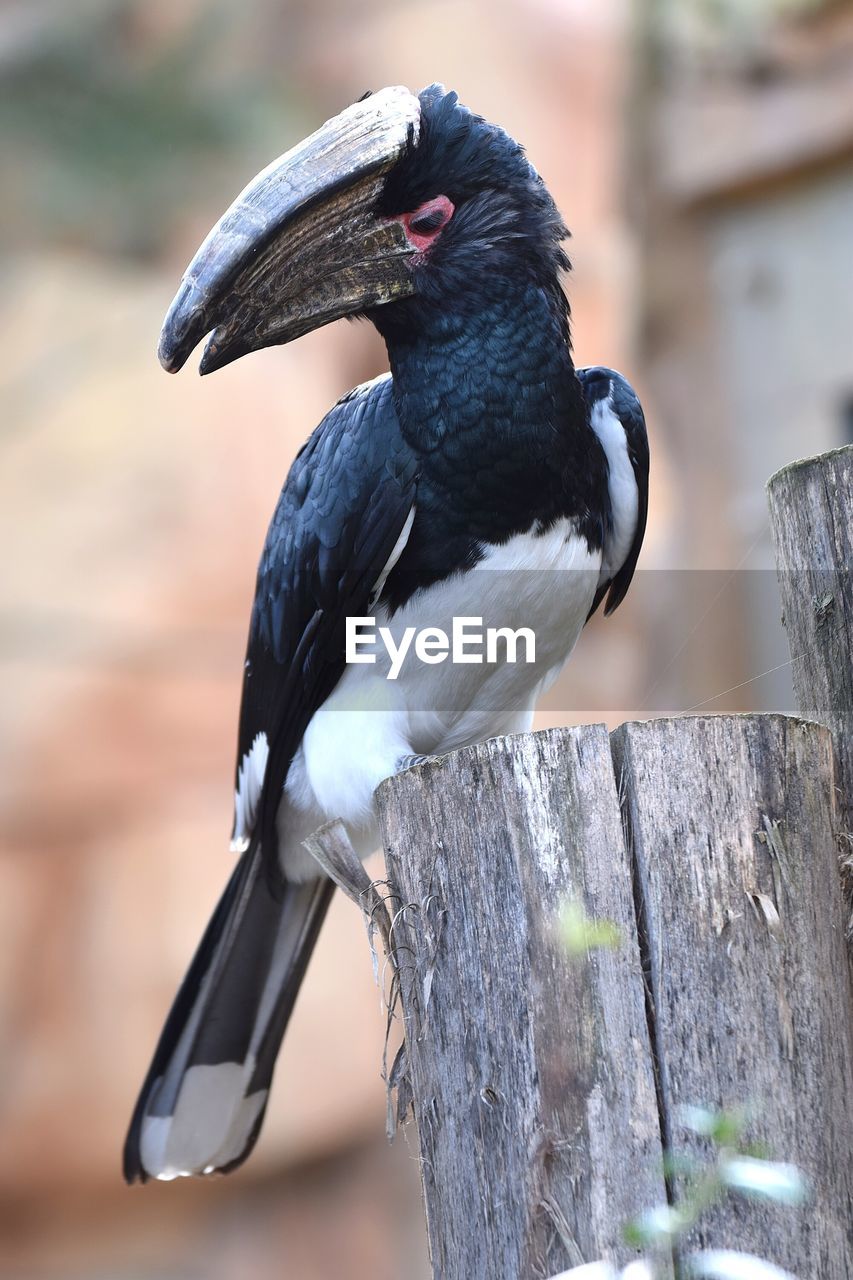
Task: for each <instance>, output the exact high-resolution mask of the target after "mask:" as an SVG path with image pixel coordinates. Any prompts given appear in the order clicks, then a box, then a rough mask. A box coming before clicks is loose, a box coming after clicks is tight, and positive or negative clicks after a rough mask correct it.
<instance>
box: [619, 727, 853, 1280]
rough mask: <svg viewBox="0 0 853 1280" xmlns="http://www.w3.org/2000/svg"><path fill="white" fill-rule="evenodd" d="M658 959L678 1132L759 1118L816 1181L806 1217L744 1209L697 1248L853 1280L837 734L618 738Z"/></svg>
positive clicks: (634, 734)
mask: <svg viewBox="0 0 853 1280" xmlns="http://www.w3.org/2000/svg"><path fill="white" fill-rule="evenodd" d="M612 742H613V753H614V763H615V766H616V777H617V781H618V782H619V786H620V793H621V794H622V796H623V804H624V810H625V816H626V826H627V833H628V841H629V844H630V846H631V850H632V857H633V860H634V867H635V880H636V886H637V897H638V904H639V909H640V912H641V916H642V918H643V927H642V931H641V932H642V934H643V935H644V949H645V950H646V954H647V956H648V962H649V968H650V981H651V992H652V1002H653V1008H654V1013H653V1017H652V1026H653V1031H654V1039H655V1051H656V1057H657V1061H658V1068H659V1079H660V1091H661V1100H662V1108H663V1114H664V1128H665V1133H666V1136H667V1142H668V1145H669V1143H670V1138H671V1137H674V1138H676V1139H677V1140H676V1142H675V1146H676V1149H681V1148H682V1147H683V1146H684V1145H685V1141H686V1137H685V1134H684V1132H683V1130H681V1131H680V1130H679V1127H678V1108H679V1105H680V1104H690V1103H699V1104H703V1103H704V1104H708V1105H711V1106H715V1107H733V1106H738V1105H746V1106H748V1107H751V1108H753V1109H754V1119H753V1120H752V1122H751V1124H750V1128H749V1132H750V1134H751V1135H752V1136H753V1137H754V1138H756V1139H757V1140H758V1141H760V1142H761V1143H763V1144H764V1145H765V1146H766V1147H767V1148H768V1149H769V1150H770V1151H771V1152H772V1153H773V1154H774V1155H776V1156H777V1158H779V1159H784V1160H789V1161H793V1162H795V1163H796V1164H798V1165H799V1166H800V1167H801V1168H802V1169H804V1170H805V1171H806V1172H807V1173H808V1174H809V1175H810V1176H811V1178H812V1179H813V1181H814V1186H815V1199H814V1202H813V1204H812V1205H811V1206H810V1207H809V1208H808V1209H807V1210H805V1211H800V1212H799V1213H795V1212H793V1211H791V1210H789V1209H786V1210H781V1209H778V1208H762V1207H760V1206H759V1205H757V1204H755V1203H754V1202H745V1201H742V1200H739V1199H737V1198H734V1197H731V1198H730V1199H729V1200H727V1201H726V1202H725V1204H723V1205H722V1206H721V1207H720V1208H719V1209H717V1210H715V1211H713V1212H712V1213H710V1214H709V1215H708V1216H707V1218H705V1219H703V1221H702V1223H701V1225H700V1227H699V1228H698V1229H697V1231H696V1232H695V1233H694V1236H693V1237H692V1238H691V1241H690V1243H691V1244H699V1243H701V1244H707V1245H709V1246H710V1245H714V1246H715V1247H719V1246H721V1245H723V1246H725V1247H726V1248H742V1249H746V1250H748V1251H751V1252H754V1253H756V1254H759V1255H760V1256H762V1257H765V1258H769V1259H771V1260H775V1261H776V1262H777V1263H778V1264H779V1265H781V1266H784V1267H785V1268H787V1269H788V1270H789V1271H791V1272H793V1273H794V1274H795V1275H797V1276H800V1277H803V1278H804V1280H805V1278H806V1277H809V1278H811V1277H814V1278H815V1280H817V1277H820V1280H841V1278H842V1277H844V1278H846V1280H849V1277H851V1276H853V1239H852V1238H851V1226H852V1225H853V1042H851V1027H850V1022H849V1018H848V1010H849V1008H850V989H849V988H850V974H849V970H848V967H847V965H846V963H845V951H844V912H843V906H842V901H841V896H840V894H839V892H838V878H837V867H836V846H835V832H836V826H837V810H836V807H835V792H834V778H833V751H832V741H831V736H830V733H829V731H828V730H827V729H825V728H824V727H823V726H822V725H815V724H809V723H806V722H804V721H801V720H796V719H791V718H788V717H784V716H742V717H730V716H719V717H707V718H705V717H701V718H691V719H678V720H657V721H651V722H648V723H644V724H627V725H622V726H621V727H620V728H619V729H617V730H616V731H615V733H614V734H613V735H612Z"/></svg>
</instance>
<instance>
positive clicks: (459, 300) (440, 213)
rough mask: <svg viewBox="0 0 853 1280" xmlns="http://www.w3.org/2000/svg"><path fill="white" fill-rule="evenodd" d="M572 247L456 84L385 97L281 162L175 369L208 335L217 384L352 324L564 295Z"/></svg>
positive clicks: (544, 194) (230, 222)
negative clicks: (526, 289) (281, 349)
mask: <svg viewBox="0 0 853 1280" xmlns="http://www.w3.org/2000/svg"><path fill="white" fill-rule="evenodd" d="M567 234H568V233H567V231H566V228H565V226H564V224H563V221H562V219H561V217H560V215H559V213H558V211H557V208H556V206H555V204H554V202H553V200H552V199H551V196H550V195H549V194H548V191H547V189H546V187H545V185H544V183H543V182H542V180H541V178H539V176H538V174H537V173H536V172H535V170H534V169H533V168H532V166H531V165H530V164H529V162H528V161H527V159H526V157H525V155H524V152H523V149H522V148H521V147H520V146H519V145H518V143H516V142H514V141H513V139H512V138H510V137H509V136H508V135H507V134H506V133H505V132H504V131H503V130H502V129H499V128H497V127H496V126H494V125H491V124H488V123H487V122H486V121H484V120H483V119H482V118H481V117H480V116H477V115H474V114H473V113H472V112H470V111H468V110H467V108H465V107H463V106H462V105H461V104H460V103H459V101H458V99H457V97H456V94H455V93H447V92H445V90H444V89H443V88H441V86H438V85H432V86H430V88H428V89H425V90H424V91H423V92H422V93H421V94H420V95H419V96H418V97H415V96H414V95H413V94H411V93H409V91H408V90H407V89H403V88H390V89H383V90H382V91H381V92H379V93H375V94H371V95H369V96H367V97H365V98H364V99H362V100H361V101H359V102H357V103H355V104H354V105H353V106H351V107H348V108H347V109H346V110H345V111H342V112H341V113H340V115H338V116H335V118H334V119H333V120H330V121H328V122H327V123H326V124H325V125H323V126H322V128H320V129H318V130H317V132H316V133H314V134H312V135H311V136H310V137H309V138H306V139H305V141H304V142H301V143H299V144H298V145H297V146H295V147H293V148H292V149H291V150H290V151H288V152H287V153H286V154H285V155H283V156H281V157H280V158H279V159H278V160H276V161H274V162H273V163H272V164H271V165H269V166H268V167H267V168H266V169H264V170H263V172H262V173H260V174H259V175H258V176H257V177H256V178H255V179H253V181H252V182H250V183H249V185H248V186H247V187H246V188H245V190H244V191H243V192H242V193H241V194H240V195H239V196H238V197H237V199H236V200H235V202H234V203H233V204H232V205H231V207H230V208H229V209H228V210H227V211H226V213H225V214H223V216H222V218H221V219H220V220H219V222H218V223H217V224H216V226H215V227H214V228H213V230H212V231H211V232H210V234H209V235H208V237H207V239H206V240H205V241H204V243H203V244H202V246H201V248H200V249H199V250H198V252H197V254H196V255H195V257H194V258H193V260H192V262H191V263H190V265H189V267H188V268H187V271H186V272H185V274H184V277H183V280H182V281H181V285H180V288H179V289H178V292H177V295H176V296H175V299H174V301H173V303H172V305H171V307H170V308H169V312H168V314H167V316H166V319H165V321H164V324H163V330H162V333H161V335H160V348H159V356H160V362H161V364H162V365H163V367H164V368H165V369H167V370H169V371H170V372H176V371H177V370H178V369H180V368H181V367H182V366H183V364H184V363H185V361H186V359H187V357H188V356H189V354H190V352H191V351H192V350H193V348H194V347H195V346H196V345H197V344H198V342H200V341H201V339H202V338H203V337H204V336H205V335H206V334H208V333H210V334H211V337H210V339H209V341H208V343H207V346H206V348H205V351H204V355H203V356H202V360H201V366H200V368H201V372H202V373H210V372H212V371H213V370H215V369H220V368H222V367H223V366H224V365H226V364H230V363H231V361H232V360H236V359H238V358H239V357H240V356H242V355H245V354H246V353H247V352H249V351H255V350H258V349H259V348H261V347H268V346H272V345H275V344H280V343H284V342H289V341H291V339H293V338H298V337H300V336H301V335H302V334H305V333H308V332H310V331H311V330H312V329H317V328H319V327H320V326H321V325H324V324H328V323H329V322H330V321H332V320H337V319H340V318H341V317H343V316H355V315H369V316H370V317H371V319H373V320H374V321H375V322H376V323H377V325H378V327H379V328H380V329H382V330H383V331H386V332H387V331H392V330H393V328H394V326H395V323H396V324H403V325H408V326H411V325H415V326H417V324H418V321H419V319H426V317H427V316H428V315H430V314H433V315H436V314H438V315H441V314H444V313H446V312H447V311H449V310H452V311H453V312H454V313H457V314H463V315H464V314H465V313H466V312H471V311H474V310H476V309H477V308H478V307H481V306H482V305H483V303H484V301H488V300H489V299H490V298H492V297H494V296H495V295H496V294H498V293H500V292H501V291H505V290H506V288H507V286H508V285H512V284H518V283H519V282H520V281H521V282H533V283H537V284H540V285H541V286H542V287H544V288H547V289H554V290H557V291H558V290H559V286H558V279H559V274H560V271H561V270H562V269H563V268H565V267H567V266H568V260H567V259H566V256H565V254H564V252H563V250H562V248H561V241H562V240H563V239H564V237H565V236H566V235H567ZM561 296H562V295H560V297H561ZM211 331H212V333H211Z"/></svg>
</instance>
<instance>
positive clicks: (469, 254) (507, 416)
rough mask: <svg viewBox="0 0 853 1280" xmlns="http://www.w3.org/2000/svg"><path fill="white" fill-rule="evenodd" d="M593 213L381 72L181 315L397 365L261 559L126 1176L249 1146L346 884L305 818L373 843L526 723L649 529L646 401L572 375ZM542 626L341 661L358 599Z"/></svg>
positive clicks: (262, 340)
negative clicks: (333, 874)
mask: <svg viewBox="0 0 853 1280" xmlns="http://www.w3.org/2000/svg"><path fill="white" fill-rule="evenodd" d="M567 235H568V232H567V230H566V228H565V226H564V224H563V221H562V218H561V217H560V214H559V213H558V211H557V208H556V206H555V204H554V202H553V200H552V198H551V196H550V195H549V193H548V191H547V190H546V188H545V185H544V183H543V182H542V180H541V178H540V177H539V176H538V174H537V173H536V171H535V170H534V169H533V168H532V166H531V165H530V163H529V162H528V161H527V159H526V158H525V155H524V152H523V150H522V148H521V147H520V146H519V145H518V144H517V143H516V142H514V141H513V139H512V138H510V137H509V136H508V135H507V134H506V133H504V132H503V131H502V130H501V129H499V128H497V127H495V126H494V125H491V124H488V123H487V122H486V121H484V120H483V119H482V118H481V117H480V116H478V115H475V114H474V113H472V112H471V111H469V110H467V109H466V108H465V107H463V106H462V105H461V104H460V102H459V101H458V99H457V96H456V94H454V93H449V92H446V91H445V90H444V89H443V88H442V87H441V86H439V85H432V86H430V87H429V88H427V89H425V90H424V91H423V92H422V93H420V94H419V95H418V96H415V95H413V94H411V93H410V92H409V91H408V90H406V89H403V88H389V89H383V90H382V91H381V92H379V93H375V94H372V95H366V96H365V98H363V99H361V100H360V101H359V102H357V103H356V104H354V105H353V106H351V107H349V108H347V109H346V110H345V111H343V112H342V113H341V114H340V115H338V116H337V117H335V118H334V119H333V120H331V121H329V122H328V123H327V124H325V125H323V127H322V128H320V129H319V130H318V131H317V132H316V133H315V134H313V135H312V136H311V137H309V138H308V139H306V140H305V141H304V142H302V143H300V144H299V145H298V146H296V147H294V148H293V149H292V150H291V151H289V152H287V153H286V154H285V155H284V156H282V157H281V158H280V159H279V160H276V161H275V162H274V163H273V164H271V165H270V166H269V167H268V168H267V169H265V170H264V171H263V172H262V173H261V174H260V175H259V176H258V177H257V178H255V179H254V180H253V181H252V182H251V183H250V184H249V185H248V186H247V187H246V189H245V190H244V191H243V192H242V194H241V195H240V196H239V197H238V198H237V200H236V201H235V202H234V204H233V205H232V206H231V207H230V209H229V210H228V211H227V212H226V213H225V214H224V216H223V217H222V218H221V219H220V221H219V222H218V223H217V225H216V226H215V227H214V229H213V230H212V231H211V232H210V234H209V236H208V237H207V239H206V240H205V241H204V243H203V244H202V246H201V248H200V249H199V251H198V253H197V254H196V256H195V258H194V259H193V261H192V263H191V264H190V266H189V268H188V269H187V272H186V273H185V275H184V277H183V280H182V282H181V285H180V288H179V290H178V293H177V296H176V297H175V300H174V302H173V303H172V306H171V308H170V310H169V312H168V315H167V316H166V320H165V322H164V326H163V331H162V334H161V339H160V348H159V356H160V361H161V363H162V364H163V366H164V367H165V368H166V369H167V370H169V371H172V372H174V371H177V370H178V369H180V368H181V366H182V365H183V364H184V362H185V361H186V359H187V357H188V355H189V354H190V352H191V351H192V349H193V348H194V347H195V346H196V345H197V343H198V342H199V341H200V340H201V339H202V338H203V337H204V336H205V335H206V334H209V333H211V331H212V334H211V337H210V338H209V341H208V343H207V345H206V347H205V350H204V354H203V356H202V360H201V372H202V373H209V372H211V371H213V370H215V369H220V368H222V366H223V365H226V364H228V363H229V362H230V361H232V360H236V359H238V358H239V357H240V356H242V355H245V354H246V353H247V352H249V351H255V350H257V349H258V348H260V347H265V346H269V345H271V344H275V343H283V342H289V341H290V340H291V339H293V338H296V337H298V336H300V335H301V334H304V333H307V332H309V331H310V330H312V329H316V328H317V327H319V326H320V325H323V324H327V323H329V322H330V321H332V320H335V319H338V318H339V317H342V316H366V317H367V318H368V319H369V320H370V321H372V323H373V324H374V325H375V326H376V328H377V329H378V331H379V333H380V334H381V336H382V337H383V338H384V340H385V344H386V347H387V351H388V359H389V364H390V373H386V374H384V375H383V376H381V377H379V378H377V379H375V380H374V381H373V382H369V383H367V384H365V385H364V386H360V387H357V388H356V389H355V390H353V391H351V392H350V393H349V394H348V395H345V396H344V397H343V399H342V400H341V401H339V403H338V404H336V405H335V406H334V407H333V408H332V409H331V410H330V412H329V413H328V414H327V416H326V417H325V418H324V419H323V421H322V422H321V423H320V425H319V426H318V427H317V429H316V430H315V431H314V433H313V435H312V436H311V437H310V439H309V440H308V442H307V443H306V444H305V446H304V447H303V448H302V450H301V452H300V453H299V454H298V456H297V458H296V460H295V461H294V463H293V465H292V467H291V469H290V473H289V475H288V476H287V479H286V481H285V484H284V488H283V489H282V492H281V496H280V498H279V502H278V505H277V507H276V510H275V514H274V515H273V518H272V523H271V525H270V529H269V533H268V536H267V540H266V544H265V546H264V549H263V554H262V557H261V562H260V568H259V571H258V578H257V592H256V595H255V600H254V605H253V608H252V615H251V624H250V630H249V640H248V651H247V656H246V662H245V670H244V673H243V700H242V708H241V713H240V726H239V747H238V760H237V770H236V801H235V815H234V828H233V839H232V847H233V849H234V850H235V852H237V853H239V854H240V857H239V861H238V862H237V864H236V867H235V869H234V872H233V874H232V876H231V879H230V881H229V883H228V885H227V887H226V889H225V892H224V894H223V896H222V898H221V900H220V902H219V905H218V906H217V908H216V910H215V912H214V914H213V917H212V919H211V921H210V924H209V925H208V927H207V930H206V932H205V934H204V936H203V938H202V941H201V943H200V946H199V948H198V951H197V953H196V955H195V958H194V960H193V961H192V964H191V966H190V969H189V972H188V974H187V976H186V978H185V980H184V982H183V985H182V986H181V988H180V990H179V992H178V995H177V998H176V1000H175V1003H174V1005H173V1007H172V1010H171V1013H170V1014H169V1017H168V1019H167V1021H166V1024H165V1027H164V1030H163V1033H162V1035H161V1037H160V1041H159V1044H158V1045H157V1049H156V1051H155V1054H154V1059H153V1062H152V1064H151V1067H150V1070H149V1072H148V1075H147V1078H146V1080H145V1083H144V1085H143V1088H142V1092H141V1095H140V1098H139V1101H138V1103H137V1106H136V1110H135V1112H134V1115H133V1118H132V1121H131V1125H130V1130H129V1133H128V1137H127V1141H126V1145H125V1152H124V1173H125V1177H126V1178H127V1180H128V1181H129V1182H133V1181H134V1180H136V1179H139V1180H141V1181H145V1180H146V1179H147V1178H149V1177H156V1178H166V1179H168V1178H172V1177H177V1176H180V1175H186V1174H204V1173H213V1172H216V1171H220V1172H226V1171H228V1170H230V1169H233V1168H235V1167H236V1166H237V1165H239V1164H240V1163H241V1162H242V1161H243V1160H245V1158H246V1157H247V1155H248V1154H249V1153H250V1151H251V1150H252V1147H253V1146H254V1143H255V1141H256V1139H257V1136H258V1132H259V1130H260V1127H261V1122H262V1119H263V1114H264V1110H265V1107H266V1103H267V1097H268V1093H269V1089H270V1083H271V1079H272V1074H273V1068H274V1064H275V1059H276V1055H277V1053H278V1049H279V1046H280V1043H281V1039H282V1036H283V1034H284V1030H285V1027H286V1025H287V1022H288V1019H289V1017H290V1013H291V1010H292V1008H293V1004H294V1000H295V998H296V995H297V991H298V989H299V985H300V983H301V981H302V978H303V975H304V972H305V967H306V964H307V962H308V958H309V956H310V953H311V950H312V948H313V946H314V943H315V941H316V938H317V934H318V931H319V929H320V926H321V924H322V921H323V917H324V915H325V912H326V909H327V907H328V905H329V898H330V894H331V892H332V885H331V883H330V882H329V881H328V880H325V879H323V878H322V877H321V876H320V875H319V872H318V868H317V866H316V865H315V864H314V863H313V861H312V859H311V858H310V856H309V855H308V854H307V853H306V852H305V850H304V848H303V846H302V843H301V842H302V840H303V839H304V838H305V837H306V836H307V835H308V834H310V833H311V832H312V831H313V830H315V829H316V828H317V827H318V826H320V825H321V824H322V823H323V822H325V821H328V820H329V819H331V818H336V817H340V818H342V819H343V820H344V821H345V823H346V824H347V827H348V830H349V833H350V836H351V838H352V840H353V843H354V844H355V846H356V848H357V849H358V851H359V852H360V853H361V854H362V855H366V854H367V853H369V852H370V851H371V850H372V849H373V848H375V847H377V844H378V840H377V835H376V830H375V826H374V818H373V809H372V794H373V791H374V788H375V787H376V786H377V784H378V783H379V782H380V781H381V780H382V779H383V778H385V777H387V776H388V775H389V774H392V773H394V772H396V771H398V770H399V769H401V768H405V767H408V766H409V765H410V763H411V762H412V761H413V760H415V759H418V758H421V757H423V756H433V755H441V754H443V753H446V752H448V751H450V750H452V749H454V748H457V747H461V746H464V745H466V744H470V743H473V742H477V741H480V740H482V739H484V738H486V737H488V736H490V735H495V734H505V733H510V732H515V731H522V730H526V729H527V728H529V726H530V722H531V717H532V714H533V707H534V703H535V700H536V697H537V694H538V693H539V692H540V690H541V689H542V687H543V686H544V685H545V684H546V683H547V682H548V681H549V680H551V679H553V678H554V676H555V675H556V673H557V672H558V671H559V670H560V668H561V667H562V665H563V663H564V662H565V660H566V658H567V657H568V655H569V653H570V652H571V650H572V648H573V646H574V644H575V641H576V640H577V637H578V635H579V633H580V631H581V629H582V627H583V625H584V623H585V622H586V621H587V619H588V618H589V617H590V615H591V614H592V613H593V612H594V611H595V610H596V609H597V608H598V606H599V604H600V603H601V602H602V600H604V599H605V597H606V607H605V613H610V612H612V610H613V609H615V608H616V606H617V605H618V604H619V603H620V601H621V600H622V598H623V597H624V595H625V592H626V591H627V589H628V585H629V583H630V581H631V577H632V575H633V573H634V567H635V565H636V562H637V556H638V554H639V550H640V544H641V542H642V538H643V533H644V530H645V523H646V506H647V493H648V445H647V440H646V430H645V425H644V421H643V414H642V410H641V408H640V404H639V401H638V399H637V397H636V395H635V394H634V392H633V391H632V389H631V387H630V386H629V385H628V383H627V382H626V381H625V380H624V379H623V378H622V377H620V375H619V374H617V373H614V372H613V371H612V370H609V369H604V368H595V369H582V370H577V371H576V370H575V368H574V366H573V363H572V358H571V347H570V337H569V309H568V303H567V301H566V297H565V295H564V293H563V290H562V286H561V274H562V272H563V271H564V270H565V269H567V268H568V265H569V264H568V260H567V258H566V255H565V253H564V251H563V249H562V247H561V245H562V241H563V240H564V238H565V237H566V236H567ZM362 616H373V617H375V618H376V619H377V620H378V621H379V622H382V623H383V624H384V625H385V626H387V627H389V628H390V630H391V632H392V633H393V634H394V635H395V636H396V637H397V638H398V641H399V637H400V636H401V634H402V632H403V631H404V629H405V628H406V627H409V626H415V627H417V628H418V629H419V630H420V629H421V628H423V627H438V628H443V629H444V630H445V631H449V630H450V625H451V623H452V619H453V618H455V617H459V616H476V617H481V618H484V619H487V620H489V621H491V622H495V623H496V624H497V625H499V626H508V627H513V628H515V627H519V626H525V627H528V628H531V629H532V630H533V632H534V634H535V638H536V647H535V661H533V662H528V663H520V662H516V663H512V662H510V661H503V662H492V663H480V664H477V663H472V662H470V661H468V662H460V663H457V664H451V663H449V662H444V663H441V664H438V663H436V662H427V661H422V662H415V663H409V664H407V665H406V667H405V669H404V670H402V671H401V673H400V676H399V678H398V679H396V680H393V681H392V680H389V679H387V678H386V676H387V675H388V664H387V661H383V659H382V657H381V656H378V657H377V661H376V663H374V664H373V665H367V664H365V663H359V664H355V663H350V664H347V662H346V661H345V658H346V653H345V631H346V619H347V618H348V617H350V618H352V617H362Z"/></svg>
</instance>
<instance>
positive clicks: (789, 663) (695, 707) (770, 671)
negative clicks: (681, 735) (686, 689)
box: [677, 654, 803, 716]
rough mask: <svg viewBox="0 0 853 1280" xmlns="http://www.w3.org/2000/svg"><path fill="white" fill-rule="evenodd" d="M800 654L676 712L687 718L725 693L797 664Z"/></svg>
mask: <svg viewBox="0 0 853 1280" xmlns="http://www.w3.org/2000/svg"><path fill="white" fill-rule="evenodd" d="M802 656H803V655H802V654H797V655H796V656H795V657H793V658H788V660H787V662H780V663H779V665H778V667H768V669H767V670H766V671H759V673H758V675H757V676H750V677H749V679H748V680H742V681H741V682H740V684H733V685H732V687H731V688H730V689H724V690H723V692H722V693H715V694H714V696H713V697H712V698H705V700H704V702H694V704H693V706H692V707H685V708H684V710H683V711H679V712H677V714H678V715H680V716H687V715H689V714H690V712H691V711H698V709H699V707H707V705H708V703H709V702H716V701H717V700H718V699H719V698H724V697H725V696H726V694H727V693H735V692H736V691H737V690H738V689H745V688H746V686H747V685H748V684H754V682H755V681H756V680H762V679H763V678H764V676H772V675H773V672H774V671H782V670H784V668H785V667H790V666H792V665H793V663H795V662H799V661H800V658H801V657H802Z"/></svg>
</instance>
